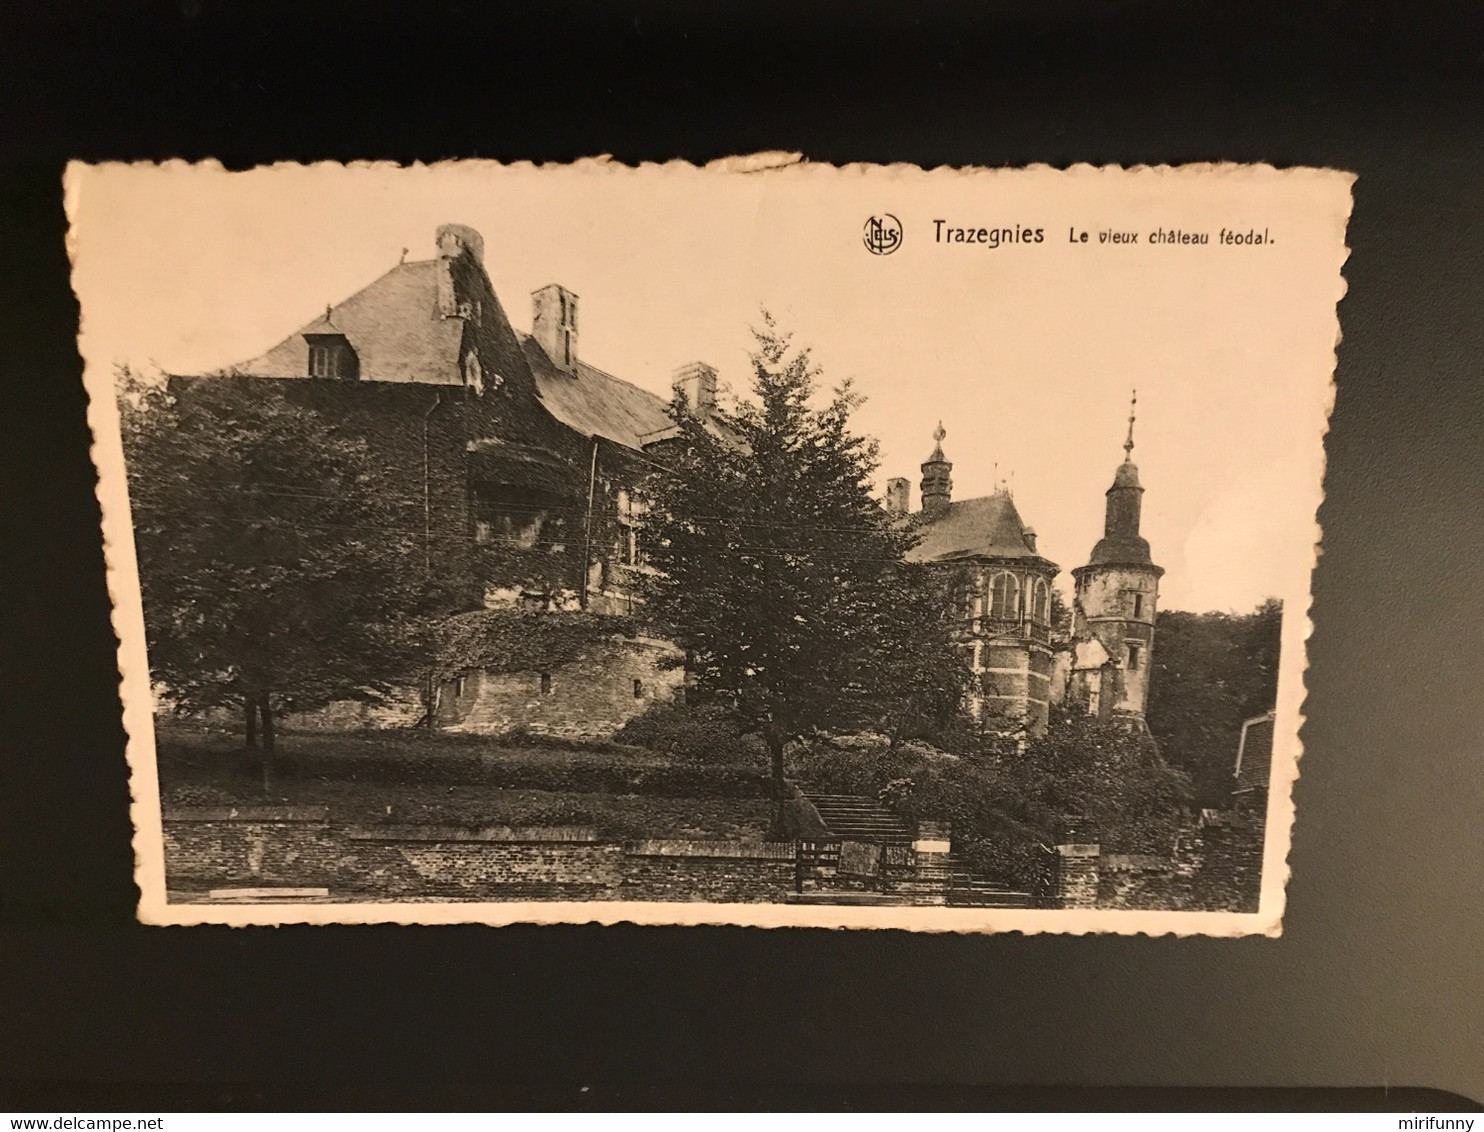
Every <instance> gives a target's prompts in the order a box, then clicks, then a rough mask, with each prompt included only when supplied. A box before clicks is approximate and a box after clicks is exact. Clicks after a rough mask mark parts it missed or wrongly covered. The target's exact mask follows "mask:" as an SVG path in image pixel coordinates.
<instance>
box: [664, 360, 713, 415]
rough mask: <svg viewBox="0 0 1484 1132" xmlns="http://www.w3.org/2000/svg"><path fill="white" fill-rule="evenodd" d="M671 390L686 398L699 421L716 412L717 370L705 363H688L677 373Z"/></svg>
mask: <svg viewBox="0 0 1484 1132" xmlns="http://www.w3.org/2000/svg"><path fill="white" fill-rule="evenodd" d="M670 388H672V389H673V390H675V392H677V393H679V394H680V395H681V396H682V397H684V398H685V403H686V404H687V405H688V406H690V411H691V412H692V413H693V414H695V416H696V418H697V419H698V420H703V421H704V420H706V419H707V418H708V417H710V416H711V414H712V413H714V412H715V411H716V370H714V369H712V368H711V367H710V366H708V365H707V364H706V363H705V362H687V363H686V364H685V365H683V366H681V367H680V368H679V369H677V370H676V371H675V377H674V380H672V381H671V382H670Z"/></svg>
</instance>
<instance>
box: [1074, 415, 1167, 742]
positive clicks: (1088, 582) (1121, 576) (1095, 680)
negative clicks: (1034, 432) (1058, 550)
mask: <svg viewBox="0 0 1484 1132" xmlns="http://www.w3.org/2000/svg"><path fill="white" fill-rule="evenodd" d="M1138 403H1139V398H1138V392H1137V390H1136V391H1135V393H1134V396H1133V400H1132V403H1131V404H1130V407H1129V415H1128V439H1127V440H1125V441H1124V444H1123V463H1122V464H1120V465H1119V467H1118V470H1117V471H1116V472H1114V473H1113V486H1111V487H1110V488H1108V491H1107V493H1106V495H1107V505H1106V508H1105V511H1104V518H1103V537H1102V538H1101V539H1099V540H1098V543H1097V545H1096V546H1094V547H1093V548H1092V554H1091V555H1090V556H1089V557H1088V562H1087V565H1085V566H1079V567H1077V569H1075V570H1073V571H1072V576H1073V577H1074V578H1075V579H1076V585H1077V594H1076V606H1075V622H1074V625H1073V635H1074V637H1075V639H1076V641H1077V642H1078V647H1077V649H1076V660H1075V661H1074V665H1073V669H1072V676H1071V693H1072V695H1073V697H1074V698H1077V699H1080V700H1081V701H1082V702H1083V703H1085V704H1086V705H1087V710H1088V711H1089V712H1090V713H1092V714H1094V715H1098V716H1102V717H1104V718H1109V717H1114V716H1125V717H1135V718H1137V719H1139V720H1142V719H1143V718H1144V714H1145V712H1146V710H1147V709H1148V703H1149V666H1150V662H1151V661H1152V660H1153V656H1154V618H1155V612H1156V606H1157V604H1158V601H1159V579H1160V577H1161V576H1162V575H1163V574H1164V568H1163V567H1161V566H1156V565H1155V564H1154V562H1153V560H1152V559H1151V557H1150V553H1149V542H1148V540H1146V539H1145V538H1144V537H1143V536H1142V535H1140V533H1139V523H1140V519H1141V517H1142V516H1141V512H1142V509H1143V497H1144V488H1143V486H1142V485H1141V484H1140V483H1139V469H1138V466H1137V465H1136V464H1135V463H1134V459H1133V454H1134V417H1135V409H1137V407H1138Z"/></svg>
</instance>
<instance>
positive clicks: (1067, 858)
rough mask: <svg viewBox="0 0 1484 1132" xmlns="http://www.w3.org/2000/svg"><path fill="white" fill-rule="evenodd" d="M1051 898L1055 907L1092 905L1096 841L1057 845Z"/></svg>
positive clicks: (1094, 900) (1097, 852)
mask: <svg viewBox="0 0 1484 1132" xmlns="http://www.w3.org/2000/svg"><path fill="white" fill-rule="evenodd" d="M1056 853H1057V862H1058V863H1057V870H1056V884H1055V900H1056V906H1057V907H1058V908H1095V907H1097V904H1098V858H1099V856H1100V855H1101V850H1100V848H1099V847H1098V846H1096V845H1082V844H1067V845H1058V846H1057V847H1056Z"/></svg>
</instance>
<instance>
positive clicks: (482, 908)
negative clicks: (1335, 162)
mask: <svg viewBox="0 0 1484 1132" xmlns="http://www.w3.org/2000/svg"><path fill="white" fill-rule="evenodd" d="M183 164H184V163H181V162H171V163H166V165H165V167H166V168H169V167H171V166H183ZM447 164H452V165H457V166H459V167H460V168H461V169H463V170H478V169H480V168H484V169H489V170H494V169H499V168H506V167H502V166H500V165H499V164H498V163H495V162H455V163H447ZM357 167H358V168H381V169H386V170H391V169H397V168H399V167H398V166H395V165H392V164H389V163H378V164H375V165H367V164H360V165H358V166H357ZM524 167H525V168H530V166H529V165H526V166H524ZM274 168H275V169H285V170H301V171H302V170H304V167H302V166H294V165H281V166H275V167H274ZM542 168H547V167H542ZM566 168H576V169H581V170H584V171H587V172H591V173H593V174H595V175H607V176H631V175H634V174H636V173H639V172H651V173H652V172H653V171H655V170H657V169H658V170H664V171H668V172H673V173H682V172H683V173H694V172H697V171H698V167H696V166H694V165H691V164H689V163H686V162H670V163H666V164H665V165H662V166H654V165H641V166H638V167H630V166H626V165H622V164H620V163H617V162H614V161H612V160H610V159H607V158H593V159H587V160H584V161H580V162H576V163H574V165H573V166H569V167H566ZM88 170H89V166H87V165H85V164H83V163H80V162H74V163H72V164H70V165H69V166H68V168H67V171H66V174H65V177H64V195H65V204H66V210H67V215H68V219H69V223H70V228H69V234H68V252H69V255H70V256H71V258H72V262H73V265H74V278H75V277H76V270H77V263H78V254H79V248H78V238H77V232H78V228H77V225H78V218H79V213H80V210H81V209H82V208H83V207H84V205H85V195H86V194H85V186H86V182H87V174H88ZM700 170H701V171H704V172H706V173H711V174H716V175H736V174H739V173H746V174H749V175H753V176H767V177H812V176H836V175H839V174H840V173H848V174H851V175H856V176H862V177H866V176H869V177H879V178H886V179H894V178H897V177H912V176H918V177H920V176H924V175H927V176H932V177H994V176H997V175H1004V174H1006V173H1018V174H1025V173H1035V174H1038V175H1045V176H1048V177H1057V178H1063V177H1075V178H1122V177H1130V176H1132V177H1170V178H1179V179H1182V180H1193V179H1198V178H1222V179H1226V178H1252V179H1263V180H1267V179H1270V178H1275V177H1277V178H1283V179H1285V180H1290V181H1307V182H1311V183H1316V184H1319V185H1322V186H1323V188H1324V190H1325V191H1327V192H1329V193H1331V194H1332V195H1333V198H1334V202H1333V218H1334V225H1335V229H1334V231H1333V232H1332V233H1330V234H1329V235H1330V241H1329V245H1328V246H1329V247H1330V249H1331V254H1332V256H1333V261H1332V263H1331V264H1330V268H1331V269H1332V271H1333V278H1334V299H1335V302H1336V303H1338V302H1339V300H1340V299H1341V298H1342V297H1343V296H1344V294H1345V289H1346V284H1345V280H1344V277H1343V275H1342V269H1343V266H1344V263H1345V260H1346V258H1347V257H1348V254H1349V249H1348V247H1347V245H1346V242H1345V229H1346V226H1347V223H1348V220H1349V214H1350V209H1351V203H1352V199H1351V189H1352V186H1353V184H1354V180H1355V178H1354V176H1353V175H1352V174H1349V173H1344V172H1340V171H1336V170H1326V169H1312V168H1294V169H1287V170H1278V169H1275V168H1273V167H1272V166H1267V165H1234V164H1200V165H1185V166H1178V167H1171V166H1157V167H1152V166H1134V167H1130V168H1119V167H1094V166H1090V165H1076V166H1072V167H1070V168H1068V169H1065V170H1057V169H1053V168H1051V167H1049V166H1032V167H1030V168H1028V169H1026V170H1019V171H1010V170H992V169H979V168H961V169H956V170H950V169H946V168H942V169H938V170H933V171H924V170H921V169H919V168H918V167H916V166H911V165H890V166H876V165H860V164H858V165H846V166H840V167H836V166H830V165H824V164H816V163H811V162H806V161H803V160H802V159H801V158H800V157H799V155H797V154H784V153H763V154H756V155H751V156H744V157H736V158H729V159H727V160H724V161H719V162H713V163H711V164H709V165H706V166H703V167H700ZM79 299H80V300H81V299H82V296H79ZM81 317H82V319H83V320H84V328H85V322H86V319H87V306H86V304H85V303H83V304H82V315H81ZM1328 334H1329V336H1330V339H1331V341H1332V343H1333V345H1334V346H1338V344H1339V341H1340V325H1339V319H1338V314H1337V312H1336V311H1335V310H1334V308H1333V307H1332V308H1331V310H1330V317H1329V326H1328ZM80 341H81V342H82V343H83V352H84V374H83V380H84V385H85V386H86V389H87V392H88V424H89V426H90V428H91V430H92V435H93V445H92V457H93V462H94V465H95V466H96V468H97V470H98V487H97V497H98V502H99V504H100V506H101V508H102V516H103V517H102V533H103V542H104V553H105V558H106V563H107V576H108V591H109V595H110V597H111V599H112V603H113V614H112V619H113V627H114V632H115V634H116V635H117V637H118V640H119V650H118V658H119V671H120V675H121V681H120V697H121V701H122V706H123V722H124V727H125V730H126V731H127V734H128V745H127V757H128V763H129V770H130V790H131V795H132V803H131V811H130V812H131V816H132V819H133V824H134V854H135V879H136V882H137V883H138V885H139V889H140V900H139V909H138V914H139V918H140V920H141V921H142V922H144V923H147V924H156V925H186V924H231V925H278V924H289V923H306V924H327V923H333V924H375V923H396V924H463V923H479V924H487V925H504V924H587V923H597V924H617V923H632V924H666V925H712V924H715V925H737V926H748V927H766V928H777V927H814V928H887V929H897V930H908V931H921V932H976V933H977V932H1021V933H1025V934H1036V933H1042V932H1048V933H1059V934H1084V933H1096V932H1108V933H1116V934H1121V935H1138V934H1143V935H1167V934H1168V935H1178V936H1188V935H1201V936H1226V937H1231V936H1244V935H1267V936H1277V935H1279V934H1280V933H1281V925H1282V918H1283V912H1284V902H1285V889H1286V885H1287V881H1288V876H1289V866H1288V853H1289V846H1290V841H1291V834H1292V829H1293V820H1294V806H1293V785H1294V783H1295V781H1296V780H1297V778H1298V768H1299V759H1300V756H1301V754H1302V748H1301V745H1300V743H1299V730H1300V728H1301V726H1302V724H1303V721H1304V716H1303V703H1304V697H1305V688H1304V674H1305V671H1306V669H1307V659H1306V648H1305V645H1306V641H1307V639H1308V637H1309V634H1310V632H1311V631H1312V622H1311V620H1310V607H1311V605H1310V603H1311V593H1310V588H1309V585H1308V584H1307V582H1308V579H1307V577H1306V579H1305V584H1304V585H1303V587H1302V589H1301V590H1300V589H1298V588H1297V587H1296V588H1295V592H1292V593H1285V594H1283V595H1282V596H1283V599H1284V617H1283V626H1282V646H1281V657H1280V666H1279V684H1278V702H1277V708H1276V717H1275V725H1274V740H1273V773H1272V778H1271V781H1270V788H1269V798H1268V812H1267V827H1266V837H1265V841H1264V846H1265V848H1264V858H1263V877H1262V891H1261V899H1260V903H1259V910H1258V911H1257V912H1255V913H1250V914H1248V913H1226V912H1163V911H1113V910H1020V909H973V908H946V907H858V906H837V905H791V904H707V903H693V902H675V903H667V902H651V901H643V902H598V901H592V902H589V901H582V902H556V901H550V902H497V903H474V902H447V903H438V902H422V901H419V902H397V903H385V904H380V903H354V904H272V905H247V906H223V905H202V904H170V903H167V901H166V894H165V876H164V850H163V835H162V822H161V808H160V788H159V779H158V775H157V771H156V765H155V735H154V720H153V713H152V706H153V701H152V696H151V692H150V683H149V675H148V671H149V670H148V660H147V657H146V654H145V627H144V611H143V606H142V603H141V597H140V586H139V568H138V562H137V559H136V557H135V549H134V539H133V526H132V517H131V512H130V505H129V497H128V489H127V481H126V477H125V472H124V455H123V447H122V441H121V436H120V424H119V414H118V406H117V402H116V400H115V392H114V378H113V372H112V359H111V358H99V357H93V356H90V355H89V354H88V352H87V345H86V341H87V340H86V335H85V334H84V335H83V336H82V337H81V339H80ZM1329 359H1330V370H1329V378H1330V380H1329V384H1328V393H1327V396H1326V397H1325V398H1324V401H1323V404H1322V405H1317V406H1315V407H1314V415H1313V420H1312V421H1311V422H1310V424H1311V425H1312V432H1311V436H1312V440H1311V450H1310V452H1309V454H1308V455H1309V458H1310V462H1311V464H1312V468H1313V476H1312V487H1311V490H1312V502H1313V513H1314V514H1315V521H1314V526H1313V548H1314V557H1315V559H1316V560H1317V557H1318V554H1319V551H1320V529H1319V524H1318V519H1317V510H1318V506H1319V504H1320V502H1321V501H1322V498H1323V488H1322V479H1323V468H1324V451H1323V440H1324V436H1325V434H1326V432H1327V429H1328V419H1329V414H1330V411H1331V409H1332V407H1333V402H1334V382H1333V375H1334V361H1335V355H1334V351H1333V348H1332V349H1331V351H1330V354H1329ZM1311 573H1312V571H1310V574H1311Z"/></svg>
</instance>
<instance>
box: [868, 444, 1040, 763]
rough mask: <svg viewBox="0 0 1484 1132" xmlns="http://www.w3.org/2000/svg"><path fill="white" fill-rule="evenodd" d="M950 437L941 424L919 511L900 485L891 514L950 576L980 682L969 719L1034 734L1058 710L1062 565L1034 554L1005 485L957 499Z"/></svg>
mask: <svg viewBox="0 0 1484 1132" xmlns="http://www.w3.org/2000/svg"><path fill="white" fill-rule="evenodd" d="M946 435H947V433H946V432H945V431H944V429H943V425H942V423H941V422H940V423H939V425H938V428H937V430H936V431H935V432H934V433H933V438H934V440H935V441H936V442H937V443H936V446H935V447H934V448H933V452H932V455H930V456H929V457H928V459H927V462H926V463H924V464H923V465H922V481H921V485H920V490H921V495H922V509H921V510H920V511H918V512H916V513H915V514H914V513H909V506H910V491H911V487H910V484H909V483H908V481H907V480H905V479H900V478H899V479H894V480H892V481H891V482H890V483H889V484H888V485H887V510H888V512H889V513H890V514H891V515H892V516H893V517H894V518H896V519H897V520H898V521H900V522H903V523H905V524H908V525H910V527H911V528H912V530H913V531H914V532H916V533H917V535H918V541H917V544H916V545H915V546H914V547H913V548H912V550H911V551H909V552H908V555H907V556H908V558H909V559H911V560H912V561H915V562H929V563H933V564H934V565H936V566H939V567H940V568H942V569H944V570H950V571H953V574H954V579H953V582H954V589H955V591H956V592H957V593H958V595H959V597H958V608H957V610H956V616H955V628H954V635H955V638H956V639H957V641H958V642H959V644H960V646H961V648H962V649H963V654H964V659H965V661H966V662H967V663H968V664H969V665H970V667H971V669H972V671H973V674H974V681H973V688H972V691H971V692H970V695H969V703H968V707H969V711H970V713H971V714H972V715H973V716H974V717H975V718H976V719H979V720H981V721H982V722H984V723H986V724H991V723H993V722H994V721H996V720H999V721H1004V722H1005V723H1007V724H1010V723H1015V724H1021V723H1023V724H1024V726H1025V727H1026V729H1027V730H1028V731H1030V732H1031V733H1032V734H1037V733H1039V732H1041V731H1043V730H1045V727H1046V722H1047V718H1048V716H1049V713H1050V710H1051V703H1052V702H1053V670H1054V664H1053V648H1052V641H1051V583H1052V581H1053V579H1054V578H1055V577H1056V574H1057V571H1058V569H1059V567H1058V566H1057V564H1056V563H1055V562H1052V561H1050V560H1049V559H1047V558H1046V557H1044V556H1043V555H1042V554H1041V553H1040V552H1039V551H1038V550H1037V548H1036V532H1035V531H1034V530H1033V529H1031V528H1030V527H1029V526H1027V525H1026V523H1025V521H1024V520H1022V519H1021V517H1020V512H1019V511H1017V510H1016V508H1015V500H1014V499H1013V498H1012V497H1011V495H1010V492H1009V491H1007V490H1005V488H1004V487H1003V486H1001V487H999V488H997V489H996V490H995V491H994V492H993V493H992V494H990V495H985V496H980V497H978V498H975V499H963V500H958V501H955V500H954V499H953V497H952V495H953V481H952V478H951V472H952V471H953V465H952V464H951V463H950V462H949V461H948V460H947V458H946V457H945V456H944V455H943V440H944V437H945V436H946Z"/></svg>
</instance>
